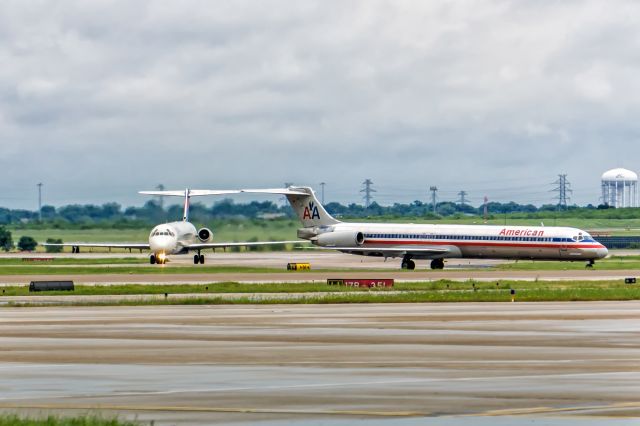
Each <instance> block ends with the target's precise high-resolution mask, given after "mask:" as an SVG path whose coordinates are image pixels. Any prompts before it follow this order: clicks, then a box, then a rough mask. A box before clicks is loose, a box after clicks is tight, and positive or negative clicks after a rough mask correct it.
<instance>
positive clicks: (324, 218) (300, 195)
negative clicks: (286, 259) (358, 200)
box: [240, 186, 340, 228]
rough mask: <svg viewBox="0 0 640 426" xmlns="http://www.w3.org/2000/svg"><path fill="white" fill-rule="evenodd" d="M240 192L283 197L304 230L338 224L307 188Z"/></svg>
mask: <svg viewBox="0 0 640 426" xmlns="http://www.w3.org/2000/svg"><path fill="white" fill-rule="evenodd" d="M240 192H247V193H263V194H280V195H285V196H286V197H287V200H288V201H289V204H291V207H292V208H293V210H294V211H295V212H296V214H297V215H298V219H300V221H301V222H302V224H303V225H304V227H305V228H308V227H312V226H329V225H335V224H337V223H340V221H338V220H336V219H335V218H333V217H332V216H331V215H330V214H329V213H327V211H326V210H325V209H324V207H323V206H322V204H320V202H319V201H318V199H317V198H316V195H315V193H314V192H313V189H311V188H309V187H307V186H299V187H297V186H290V187H289V188H283V189H242V190H241V191H240Z"/></svg>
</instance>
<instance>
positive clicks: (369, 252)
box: [314, 246, 451, 257]
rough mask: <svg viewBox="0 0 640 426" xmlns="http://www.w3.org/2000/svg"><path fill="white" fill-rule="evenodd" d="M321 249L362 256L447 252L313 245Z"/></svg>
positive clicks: (443, 251)
mask: <svg viewBox="0 0 640 426" xmlns="http://www.w3.org/2000/svg"><path fill="white" fill-rule="evenodd" d="M314 248H318V249H321V250H337V251H340V252H343V253H350V254H360V255H364V256H382V257H400V256H404V255H413V256H438V255H443V254H447V253H449V252H450V251H451V250H450V249H449V248H447V247H424V248H417V247H326V246H325V247H314Z"/></svg>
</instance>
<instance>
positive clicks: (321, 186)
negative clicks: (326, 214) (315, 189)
mask: <svg viewBox="0 0 640 426" xmlns="http://www.w3.org/2000/svg"><path fill="white" fill-rule="evenodd" d="M325 185H326V183H324V182H320V188H321V191H322V192H321V193H320V194H321V199H322V204H323V205H324V187H325Z"/></svg>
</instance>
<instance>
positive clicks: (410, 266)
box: [407, 260, 416, 271]
mask: <svg viewBox="0 0 640 426" xmlns="http://www.w3.org/2000/svg"><path fill="white" fill-rule="evenodd" d="M407 269H409V270H411V271H413V270H414V269H416V262H414V261H413V260H410V261H408V262H407Z"/></svg>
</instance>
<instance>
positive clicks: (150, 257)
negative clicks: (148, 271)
mask: <svg viewBox="0 0 640 426" xmlns="http://www.w3.org/2000/svg"><path fill="white" fill-rule="evenodd" d="M149 263H150V264H152V265H153V264H154V263H156V256H155V255H153V254H152V255H151V256H149Z"/></svg>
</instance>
